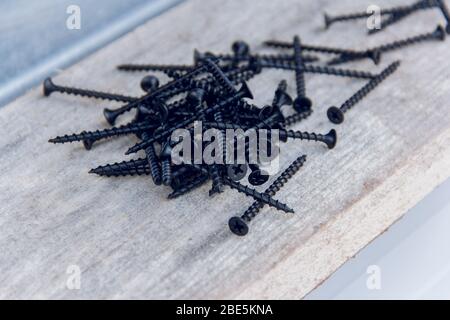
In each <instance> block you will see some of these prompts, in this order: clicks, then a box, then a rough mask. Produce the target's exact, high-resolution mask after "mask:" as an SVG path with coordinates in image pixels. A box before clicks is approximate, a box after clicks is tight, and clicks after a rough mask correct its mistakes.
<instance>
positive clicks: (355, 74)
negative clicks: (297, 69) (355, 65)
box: [304, 66, 375, 79]
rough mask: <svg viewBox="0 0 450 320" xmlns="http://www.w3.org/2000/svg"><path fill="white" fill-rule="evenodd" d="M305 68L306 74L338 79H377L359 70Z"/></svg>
mask: <svg viewBox="0 0 450 320" xmlns="http://www.w3.org/2000/svg"><path fill="white" fill-rule="evenodd" d="M304 68H305V72H311V73H322V74H328V75H334V76H338V77H349V78H358V79H373V78H374V77H375V75H374V74H372V73H370V72H366V71H359V70H349V69H338V68H330V67H323V66H305V67H304Z"/></svg>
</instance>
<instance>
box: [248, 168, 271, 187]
mask: <svg viewBox="0 0 450 320" xmlns="http://www.w3.org/2000/svg"><path fill="white" fill-rule="evenodd" d="M269 178H270V176H269V175H268V174H265V172H264V173H263V172H262V171H261V170H255V171H253V172H252V173H250V175H249V176H248V182H250V184H251V185H252V186H262V185H263V184H265V183H266V182H267V181H269Z"/></svg>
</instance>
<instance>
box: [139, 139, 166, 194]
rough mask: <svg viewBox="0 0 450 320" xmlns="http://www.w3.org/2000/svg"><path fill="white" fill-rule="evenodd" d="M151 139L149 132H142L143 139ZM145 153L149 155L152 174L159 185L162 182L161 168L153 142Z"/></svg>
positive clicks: (148, 159)
mask: <svg viewBox="0 0 450 320" xmlns="http://www.w3.org/2000/svg"><path fill="white" fill-rule="evenodd" d="M148 139H150V135H149V134H148V132H144V133H142V140H148ZM144 151H145V155H146V156H147V161H148V165H149V167H150V172H151V176H152V179H153V182H154V183H155V185H157V186H159V185H161V183H162V176H161V168H160V165H159V162H158V157H157V156H156V151H155V146H154V145H153V144H151V145H149V146H148V147H147V148H145V150H144Z"/></svg>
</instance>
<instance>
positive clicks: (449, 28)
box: [445, 23, 450, 34]
mask: <svg viewBox="0 0 450 320" xmlns="http://www.w3.org/2000/svg"><path fill="white" fill-rule="evenodd" d="M445 31H446V32H447V34H450V23H447V26H446V27H445Z"/></svg>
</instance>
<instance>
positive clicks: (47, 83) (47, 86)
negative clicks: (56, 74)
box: [43, 78, 56, 97]
mask: <svg viewBox="0 0 450 320" xmlns="http://www.w3.org/2000/svg"><path fill="white" fill-rule="evenodd" d="M43 89H44V90H43V92H44V96H46V97H48V96H49V95H51V94H52V93H53V92H54V91H55V89H56V86H55V84H54V83H53V81H52V78H47V79H45V80H44V86H43Z"/></svg>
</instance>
